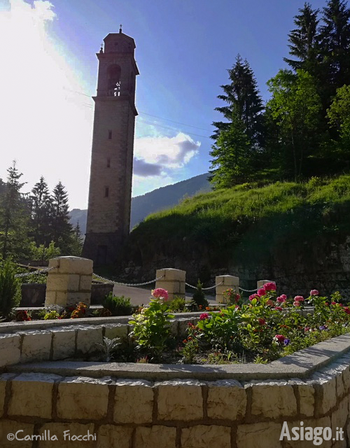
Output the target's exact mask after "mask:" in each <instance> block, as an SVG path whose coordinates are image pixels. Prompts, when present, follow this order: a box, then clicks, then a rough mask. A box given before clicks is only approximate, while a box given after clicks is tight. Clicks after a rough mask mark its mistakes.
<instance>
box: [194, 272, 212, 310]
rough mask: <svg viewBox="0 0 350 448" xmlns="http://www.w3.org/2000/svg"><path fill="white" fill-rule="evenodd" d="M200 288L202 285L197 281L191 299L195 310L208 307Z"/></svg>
mask: <svg viewBox="0 0 350 448" xmlns="http://www.w3.org/2000/svg"><path fill="white" fill-rule="evenodd" d="M202 288H203V283H201V281H200V280H199V279H198V282H197V289H196V291H195V293H194V294H193V297H192V301H193V305H195V307H196V308H197V309H201V308H206V307H207V306H208V305H209V302H208V300H207V299H206V298H205V294H204V292H203V289H202Z"/></svg>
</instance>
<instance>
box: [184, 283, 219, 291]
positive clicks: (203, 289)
mask: <svg viewBox="0 0 350 448" xmlns="http://www.w3.org/2000/svg"><path fill="white" fill-rule="evenodd" d="M222 284H223V282H220V283H218V284H216V285H214V286H208V287H207V288H202V291H208V290H209V289H214V288H216V287H218V286H220V285H222ZM185 285H186V286H188V287H189V288H193V289H198V288H197V286H193V285H190V284H189V283H187V282H185Z"/></svg>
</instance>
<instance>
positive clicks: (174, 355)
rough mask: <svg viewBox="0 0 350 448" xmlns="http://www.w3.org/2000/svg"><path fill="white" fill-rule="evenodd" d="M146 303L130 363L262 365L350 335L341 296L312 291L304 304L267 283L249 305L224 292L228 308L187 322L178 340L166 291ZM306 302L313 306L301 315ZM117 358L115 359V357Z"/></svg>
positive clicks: (135, 324)
mask: <svg viewBox="0 0 350 448" xmlns="http://www.w3.org/2000/svg"><path fill="white" fill-rule="evenodd" d="M153 296H154V298H153V300H151V302H150V305H149V306H148V307H147V308H144V309H143V310H142V311H141V313H140V314H137V315H136V314H135V315H134V317H133V319H132V320H131V321H130V323H131V324H132V325H133V331H132V332H131V339H130V340H129V342H130V341H131V343H133V344H134V345H135V351H134V358H133V359H130V360H133V361H137V360H139V361H140V360H142V361H143V362H149V361H150V362H162V361H167V362H169V361H170V362H183V363H203V364H206V363H214V364H220V363H230V362H247V361H248V362H257V363H266V362H269V361H272V360H274V359H277V358H280V357H282V356H285V355H288V354H290V353H293V352H295V351H297V350H300V349H302V348H305V347H308V346H310V345H314V344H316V343H317V342H320V341H323V340H325V339H328V338H331V337H333V336H338V335H341V334H343V333H346V332H348V331H349V315H350V309H349V307H348V306H344V305H343V304H342V303H340V300H341V297H340V295H339V293H334V294H333V295H332V296H331V298H330V299H329V300H328V299H327V298H326V297H322V296H321V295H320V294H319V292H318V291H317V290H312V291H311V292H310V296H309V297H308V298H307V299H306V300H305V299H304V297H302V296H300V295H298V296H295V297H294V298H289V299H288V298H287V296H286V295H284V294H282V295H279V296H277V292H276V285H275V283H273V282H269V283H266V284H265V285H264V287H263V288H261V289H259V290H258V292H257V293H256V294H253V295H251V296H250V297H249V301H248V303H243V300H242V298H241V297H240V296H239V295H238V294H233V292H232V291H227V296H228V297H229V298H230V301H231V303H233V304H232V305H231V306H228V307H227V308H226V309H222V310H221V311H220V312H206V313H202V314H201V315H200V317H199V321H198V323H196V324H194V323H191V322H190V323H189V326H188V329H187V335H186V337H185V339H183V340H182V341H181V342H179V341H175V340H174V339H173V338H171V334H170V320H171V318H172V317H173V316H172V315H171V314H169V312H168V307H167V304H166V302H167V298H168V296H167V292H166V291H165V290H156V291H155V292H154V293H153ZM305 304H309V305H313V312H312V313H304V312H303V310H304V308H305ZM115 359H117V360H118V359H119V358H118V354H117V355H116V358H115Z"/></svg>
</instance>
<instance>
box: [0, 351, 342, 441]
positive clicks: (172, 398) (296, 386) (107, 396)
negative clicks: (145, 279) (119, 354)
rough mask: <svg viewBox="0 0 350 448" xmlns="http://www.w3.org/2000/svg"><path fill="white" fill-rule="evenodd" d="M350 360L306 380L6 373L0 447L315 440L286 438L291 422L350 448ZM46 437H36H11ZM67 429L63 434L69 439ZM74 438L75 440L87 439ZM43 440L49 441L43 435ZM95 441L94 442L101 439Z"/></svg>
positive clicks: (0, 392) (0, 396) (1, 387)
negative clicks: (14, 436)
mask: <svg viewBox="0 0 350 448" xmlns="http://www.w3.org/2000/svg"><path fill="white" fill-rule="evenodd" d="M349 362H350V356H349V355H346V356H344V357H343V358H342V359H340V360H339V361H338V362H336V363H334V364H332V365H331V366H330V367H328V368H325V369H322V370H321V371H319V372H317V373H315V374H314V375H312V376H311V377H310V378H309V379H308V380H304V381H302V380H299V379H291V380H286V381H248V382H238V381H235V380H221V381H198V380H195V379H188V380H186V379H184V380H173V381H162V382H150V381H146V380H135V379H134V380H133V379H116V378H113V377H103V378H100V379H96V378H88V377H79V376H76V377H63V376H59V375H54V374H40V373H37V374H34V373H21V374H15V373H4V374H2V375H1V376H0V445H1V447H2V448H8V447H11V448H13V447H17V446H18V447H30V448H45V447H52V446H55V445H52V444H53V441H52V440H48V437H51V438H52V436H53V435H55V436H56V437H57V439H58V441H59V446H60V448H66V447H67V448H69V447H73V446H74V447H76V446H84V447H87V448H95V447H98V448H110V447H114V446H115V447H118V448H154V447H161V448H194V447H196V448H208V447H209V448H211V447H220V448H226V447H227V448H246V447H251V448H255V447H259V448H287V447H288V448H293V447H295V448H299V447H311V446H314V445H313V444H312V442H303V443H301V442H293V441H287V440H286V439H284V440H282V441H280V440H279V439H280V434H281V429H282V425H283V422H284V421H287V422H288V427H289V428H292V427H293V426H297V427H300V422H301V421H302V422H304V426H305V427H306V426H311V427H315V426H322V427H326V426H327V427H331V428H332V429H333V431H334V434H335V431H336V428H340V427H341V428H344V433H345V435H344V436H345V440H343V441H333V440H331V441H329V442H328V441H326V442H323V443H322V447H324V448H328V447H334V448H340V447H344V448H346V447H347V446H349V440H350V426H349V412H350V409H349V392H350V369H349ZM21 430H22V431H23V432H21V433H19V434H18V435H19V436H20V437H23V438H24V437H25V436H29V438H31V437H32V435H33V434H36V435H38V436H39V435H41V438H42V440H40V439H38V440H37V441H35V442H34V441H33V440H32V439H31V440H28V441H27V442H26V441H8V440H7V434H8V433H15V432H16V431H21ZM64 431H67V432H66V440H64ZM89 434H90V439H89V440H88V441H85V442H81V443H78V442H74V441H72V440H69V439H68V436H70V437H73V436H79V435H81V436H86V437H89ZM45 437H46V440H45ZM95 438H96V440H94V439H95Z"/></svg>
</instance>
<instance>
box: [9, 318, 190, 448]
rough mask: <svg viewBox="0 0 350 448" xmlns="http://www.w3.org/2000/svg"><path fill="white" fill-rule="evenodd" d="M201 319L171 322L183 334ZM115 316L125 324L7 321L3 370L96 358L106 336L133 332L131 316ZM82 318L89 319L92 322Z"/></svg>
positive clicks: (183, 319) (176, 333)
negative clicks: (13, 366)
mask: <svg viewBox="0 0 350 448" xmlns="http://www.w3.org/2000/svg"><path fill="white" fill-rule="evenodd" d="M193 314H195V313H193ZM197 314H198V313H197ZM198 318H199V317H198V315H197V316H192V317H186V318H178V319H174V320H173V321H172V322H171V332H172V334H173V336H175V337H179V338H180V337H184V336H185V335H186V329H187V326H188V323H189V322H192V323H195V322H197V320H198ZM112 319H113V320H114V322H118V321H120V322H122V323H109V321H106V322H105V323H103V324H96V325H93V324H92V323H91V322H94V321H95V320H96V319H95V318H90V319H89V318H87V319H78V320H75V321H73V322H72V321H69V322H68V323H66V322H64V321H54V322H53V321H51V322H49V321H46V322H40V323H39V324H36V323H35V322H26V323H22V324H20V323H16V324H14V325H12V326H11V324H8V325H7V328H8V333H1V331H0V369H1V367H4V366H7V365H12V364H17V363H19V362H21V363H27V362H36V361H50V360H51V361H57V360H64V359H72V358H76V359H78V358H80V359H81V358H83V359H86V360H88V359H91V357H93V358H94V357H96V355H98V354H101V353H102V352H101V347H100V344H102V339H103V337H107V338H109V339H113V338H116V337H119V338H121V339H123V338H126V337H127V335H128V333H129V332H130V331H131V326H130V325H128V323H127V321H128V320H129V319H130V317H127V318H123V317H121V318H112ZM83 321H89V322H90V324H86V323H85V322H83ZM123 321H124V322H123ZM18 324H19V325H18ZM28 324H29V325H28ZM31 324H33V325H31ZM2 325H3V324H2ZM31 327H32V329H31ZM3 328H6V327H3ZM0 330H1V328H0ZM0 447H1V445H0Z"/></svg>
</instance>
